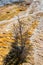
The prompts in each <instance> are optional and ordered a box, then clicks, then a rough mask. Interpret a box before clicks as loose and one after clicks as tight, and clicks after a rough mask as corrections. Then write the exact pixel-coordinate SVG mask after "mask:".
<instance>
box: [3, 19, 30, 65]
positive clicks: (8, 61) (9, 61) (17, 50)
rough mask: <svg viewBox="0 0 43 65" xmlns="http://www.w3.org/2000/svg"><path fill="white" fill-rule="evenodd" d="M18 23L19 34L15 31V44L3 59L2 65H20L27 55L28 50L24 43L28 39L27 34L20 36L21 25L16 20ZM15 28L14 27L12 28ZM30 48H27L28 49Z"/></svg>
mask: <svg viewBox="0 0 43 65" xmlns="http://www.w3.org/2000/svg"><path fill="white" fill-rule="evenodd" d="M18 23H19V27H18V29H19V32H18V31H17V29H16V31H15V37H14V38H15V42H14V43H12V49H11V50H10V52H9V53H8V55H7V56H6V57H5V59H4V64H3V65H20V64H22V63H23V62H25V60H26V57H27V55H28V48H27V47H26V41H27V39H28V34H27V33H26V34H24V35H23V34H22V24H21V21H20V20H19V19H18ZM14 27H15V26H14ZM18 39H19V40H20V42H18ZM30 47H31V46H29V49H30Z"/></svg>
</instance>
